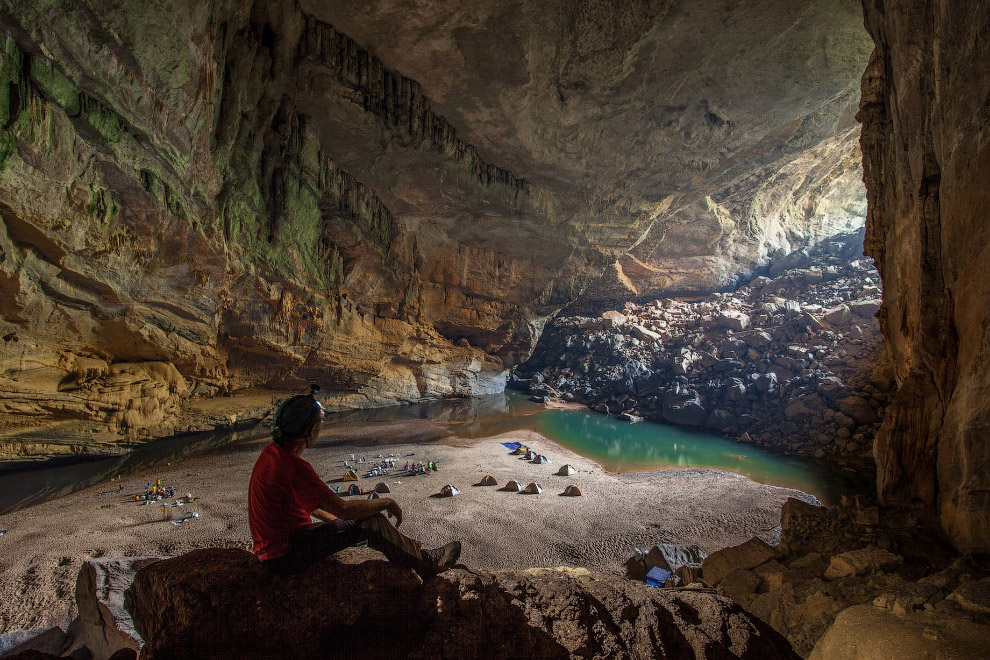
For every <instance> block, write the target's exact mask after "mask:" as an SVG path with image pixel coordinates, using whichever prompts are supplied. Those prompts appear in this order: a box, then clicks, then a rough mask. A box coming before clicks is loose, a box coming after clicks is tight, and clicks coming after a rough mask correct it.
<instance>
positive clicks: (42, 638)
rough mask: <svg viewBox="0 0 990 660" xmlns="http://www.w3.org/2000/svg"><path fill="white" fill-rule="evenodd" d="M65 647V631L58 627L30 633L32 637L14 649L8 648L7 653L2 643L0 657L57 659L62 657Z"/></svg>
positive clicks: (39, 659)
mask: <svg viewBox="0 0 990 660" xmlns="http://www.w3.org/2000/svg"><path fill="white" fill-rule="evenodd" d="M15 639H16V638H15ZM4 641H6V640H4ZM65 647H66V636H65V631H64V630H62V629H61V628H59V627H58V626H52V627H51V628H47V629H45V630H42V631H41V632H38V633H37V634H34V632H32V633H30V637H28V638H27V639H25V640H24V641H22V642H20V643H19V644H17V645H16V646H14V647H13V648H8V649H7V650H6V651H4V645H3V644H2V643H0V657H3V658H22V659H23V660H47V659H48V658H57V657H59V656H60V655H62V650H63V649H64V648H65Z"/></svg>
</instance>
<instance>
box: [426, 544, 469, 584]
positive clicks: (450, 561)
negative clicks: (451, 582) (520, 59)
mask: <svg viewBox="0 0 990 660" xmlns="http://www.w3.org/2000/svg"><path fill="white" fill-rule="evenodd" d="M421 554H422V555H423V565H422V567H421V568H418V569H416V572H417V573H419V576H420V577H421V578H423V579H424V580H425V579H427V578H431V577H433V576H434V575H437V574H438V573H443V572H444V571H446V570H447V569H448V568H450V567H452V566H453V565H454V564H455V563H457V559H458V557H460V556H461V542H460V541H451V542H450V543H448V544H447V545H442V546H440V547H439V548H435V549H433V550H422V551H421Z"/></svg>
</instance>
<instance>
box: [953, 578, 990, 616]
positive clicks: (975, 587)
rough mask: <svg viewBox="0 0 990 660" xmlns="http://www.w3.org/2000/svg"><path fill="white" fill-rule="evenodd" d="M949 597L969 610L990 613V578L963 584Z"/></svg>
mask: <svg viewBox="0 0 990 660" xmlns="http://www.w3.org/2000/svg"><path fill="white" fill-rule="evenodd" d="M948 597H949V599H950V600H954V601H956V602H957V603H959V606H960V607H962V608H963V609H964V610H966V611H967V612H976V613H978V614H990V578H984V579H982V580H973V581H972V582H966V583H964V584H961V585H959V587H958V588H956V590H955V591H953V592H952V593H951V594H949V596H948Z"/></svg>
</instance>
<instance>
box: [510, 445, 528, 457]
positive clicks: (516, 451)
mask: <svg viewBox="0 0 990 660" xmlns="http://www.w3.org/2000/svg"><path fill="white" fill-rule="evenodd" d="M528 451H529V447H527V446H526V445H519V446H518V447H516V448H515V449H513V450H512V451H510V452H509V454H511V455H513V456H519V455H520V454H525V453H526V452H528Z"/></svg>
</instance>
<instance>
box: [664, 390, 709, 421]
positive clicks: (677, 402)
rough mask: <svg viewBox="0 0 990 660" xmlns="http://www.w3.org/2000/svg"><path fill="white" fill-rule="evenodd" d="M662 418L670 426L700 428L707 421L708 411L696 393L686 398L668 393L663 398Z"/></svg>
mask: <svg viewBox="0 0 990 660" xmlns="http://www.w3.org/2000/svg"><path fill="white" fill-rule="evenodd" d="M663 418H664V419H665V420H667V421H668V422H670V423H671V424H682V425H684V426H701V425H702V424H704V423H705V420H707V419H708V411H707V410H705V407H704V406H702V405H701V400H700V399H699V397H698V394H697V393H696V392H695V393H693V394H689V395H686V396H685V395H676V394H671V393H668V394H666V395H664V397H663Z"/></svg>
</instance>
